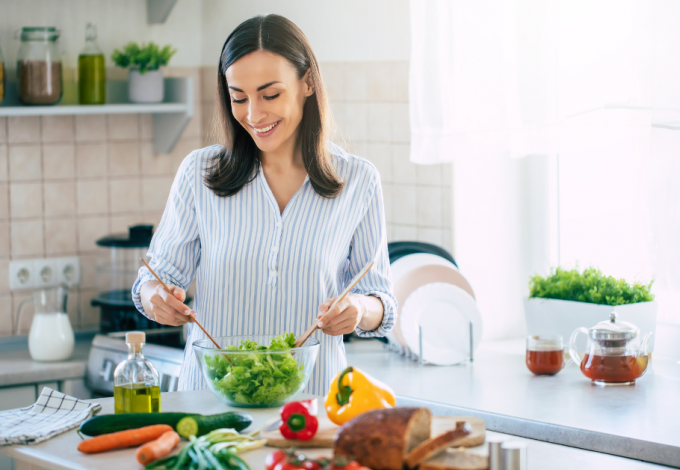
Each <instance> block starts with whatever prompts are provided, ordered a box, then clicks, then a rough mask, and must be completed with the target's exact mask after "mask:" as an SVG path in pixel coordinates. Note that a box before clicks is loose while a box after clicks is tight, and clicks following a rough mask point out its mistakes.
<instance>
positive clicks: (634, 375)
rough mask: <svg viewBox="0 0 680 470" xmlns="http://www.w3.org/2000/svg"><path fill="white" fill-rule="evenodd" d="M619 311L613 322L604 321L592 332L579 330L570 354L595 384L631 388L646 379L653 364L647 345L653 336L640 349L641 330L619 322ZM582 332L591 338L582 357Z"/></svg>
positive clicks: (649, 334)
mask: <svg viewBox="0 0 680 470" xmlns="http://www.w3.org/2000/svg"><path fill="white" fill-rule="evenodd" d="M616 320H617V315H616V312H612V313H610V314H609V320H606V321H601V322H600V323H598V324H597V325H595V326H593V327H592V328H590V329H589V330H587V329H586V328H583V327H581V328H577V329H576V330H574V332H573V333H572V334H571V339H570V340H569V354H570V355H571V358H572V359H573V360H574V362H576V363H577V364H579V363H580V364H581V372H583V375H585V376H586V377H588V378H589V379H591V380H592V381H593V383H594V384H595V385H601V386H608V385H630V384H634V383H635V380H636V379H639V378H640V377H642V376H643V375H644V373H645V371H646V370H647V366H648V364H649V354H648V352H647V344H648V342H649V338H650V337H651V336H652V334H653V333H651V332H649V333H647V334H646V335H645V337H644V338H643V339H642V343H641V344H640V345H639V346H638V342H637V341H635V339H636V338H637V337H638V333H639V332H640V329H639V328H638V327H637V326H635V325H633V324H631V323H627V322H625V321H616ZM579 333H585V334H586V335H588V345H587V347H586V353H585V355H584V356H583V358H581V357H580V356H579V353H578V351H577V350H576V338H577V337H578V334H579Z"/></svg>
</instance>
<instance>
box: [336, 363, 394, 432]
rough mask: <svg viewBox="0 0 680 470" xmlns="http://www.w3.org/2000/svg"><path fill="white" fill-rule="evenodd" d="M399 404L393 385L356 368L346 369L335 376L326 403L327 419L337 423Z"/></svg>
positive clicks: (343, 422) (340, 423)
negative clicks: (386, 383)
mask: <svg viewBox="0 0 680 470" xmlns="http://www.w3.org/2000/svg"><path fill="white" fill-rule="evenodd" d="M396 404H397V402H396V399H395V397H394V392H393V391H392V389H391V388H390V387H388V386H387V385H385V384H384V383H382V382H380V381H379V380H376V379H374V378H373V377H370V376H369V375H366V374H365V373H363V372H362V371H360V370H359V369H357V368H356V367H348V368H346V369H345V370H343V371H342V372H340V373H339V374H338V375H337V376H336V377H335V379H333V383H331V389H330V390H329V391H328V395H326V402H325V405H326V412H327V413H328V419H330V420H331V421H333V422H334V423H335V424H338V425H342V424H345V423H346V422H347V421H349V420H350V419H352V418H354V417H355V416H358V415H360V414H361V413H364V412H366V411H369V410H376V409H380V408H393V407H394V406H396Z"/></svg>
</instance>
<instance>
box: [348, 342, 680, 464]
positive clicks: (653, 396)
mask: <svg viewBox="0 0 680 470" xmlns="http://www.w3.org/2000/svg"><path fill="white" fill-rule="evenodd" d="M482 344H483V346H480V348H479V349H478V350H477V351H476V353H475V358H474V362H473V363H471V364H470V363H466V364H461V365H456V366H446V367H443V366H433V365H422V366H421V365H419V364H418V363H417V362H413V361H411V360H409V359H406V358H404V357H403V356H399V355H397V354H395V353H393V352H390V351H389V350H387V349H386V348H385V347H384V346H383V345H382V344H381V343H379V342H377V341H353V342H351V343H349V344H347V345H346V350H347V361H348V364H350V365H356V366H358V367H360V368H361V369H363V370H365V371H366V372H368V373H369V374H371V375H372V376H374V377H375V378H377V379H378V380H381V381H383V382H385V383H387V384H389V385H390V386H391V387H392V388H393V389H394V391H395V392H396V393H397V394H398V395H400V396H402V397H409V398H400V399H399V401H398V403H399V404H401V405H417V404H420V405H422V404H425V403H427V404H429V405H431V408H432V409H433V410H434V411H435V412H436V413H437V414H460V415H473V416H478V417H480V418H482V419H484V420H485V421H486V423H487V427H488V429H491V430H494V431H499V432H504V433H508V434H513V435H516V436H522V437H528V438H534V439H539V440H542V441H547V442H553V443H558V444H563V445H568V446H572V447H577V448H581V449H587V450H594V451H598V452H606V453H610V454H614V455H620V456H624V457H630V458H634V459H639V460H644V461H647V462H654V463H660V464H664V465H670V466H675V467H680V426H679V425H678V418H680V412H678V411H677V410H678V405H677V402H678V397H680V378H679V377H678V376H679V374H680V365H678V364H677V359H673V360H671V359H670V358H659V357H654V359H653V360H652V362H651V364H652V368H653V370H652V371H651V372H649V373H647V374H646V375H645V376H643V377H642V378H641V379H639V380H638V382H637V384H636V385H634V386H624V387H605V388H602V387H598V386H595V385H592V384H591V382H590V380H588V379H587V378H586V377H584V376H583V375H582V374H581V371H580V370H579V368H578V367H576V366H575V365H573V364H572V365H571V366H569V367H566V368H565V369H564V370H563V371H561V372H560V373H559V374H557V375H555V376H534V375H533V374H531V373H530V372H529V371H528V370H527V368H526V365H525V362H524V361H525V359H524V343H523V341H509V342H494V343H487V344H486V345H484V343H482ZM607 468H614V467H607Z"/></svg>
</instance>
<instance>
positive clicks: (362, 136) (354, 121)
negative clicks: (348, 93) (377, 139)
mask: <svg viewBox="0 0 680 470" xmlns="http://www.w3.org/2000/svg"><path fill="white" fill-rule="evenodd" d="M344 108H345V110H344V116H343V119H342V121H341V129H343V130H344V131H345V133H346V137H347V139H349V140H359V141H361V140H363V141H365V140H369V139H368V130H367V123H368V107H367V105H366V103H345V105H344Z"/></svg>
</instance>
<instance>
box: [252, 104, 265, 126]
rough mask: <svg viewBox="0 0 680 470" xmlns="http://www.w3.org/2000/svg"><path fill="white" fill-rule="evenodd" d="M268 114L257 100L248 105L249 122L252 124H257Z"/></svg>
mask: <svg viewBox="0 0 680 470" xmlns="http://www.w3.org/2000/svg"><path fill="white" fill-rule="evenodd" d="M266 114H267V113H265V112H264V110H263V109H262V107H261V106H260V104H259V103H257V102H256V100H250V101H249V105H248V121H249V122H250V123H251V124H256V123H258V122H259V121H260V120H262V119H263V118H264V117H265V115H266Z"/></svg>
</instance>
